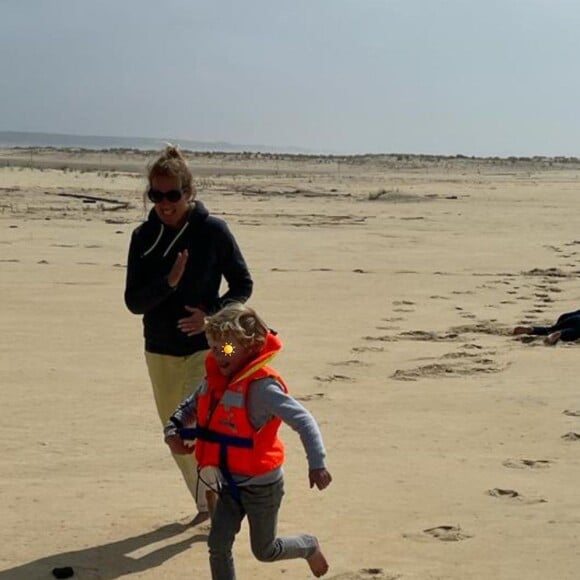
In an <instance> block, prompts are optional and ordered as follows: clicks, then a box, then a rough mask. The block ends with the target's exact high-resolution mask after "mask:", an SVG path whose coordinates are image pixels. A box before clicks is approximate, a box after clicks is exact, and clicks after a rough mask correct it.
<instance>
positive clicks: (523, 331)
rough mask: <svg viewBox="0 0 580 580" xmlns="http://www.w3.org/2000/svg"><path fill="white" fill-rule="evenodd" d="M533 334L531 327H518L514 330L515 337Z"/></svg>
mask: <svg viewBox="0 0 580 580" xmlns="http://www.w3.org/2000/svg"><path fill="white" fill-rule="evenodd" d="M531 332H532V327H531V326H516V327H515V328H514V335H516V336H517V335H518V334H530V333H531Z"/></svg>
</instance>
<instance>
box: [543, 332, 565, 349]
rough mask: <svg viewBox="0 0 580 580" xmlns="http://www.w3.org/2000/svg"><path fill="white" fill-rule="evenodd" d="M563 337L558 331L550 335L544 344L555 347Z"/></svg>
mask: <svg viewBox="0 0 580 580" xmlns="http://www.w3.org/2000/svg"><path fill="white" fill-rule="evenodd" d="M561 336H562V333H561V332H560V331H559V330H556V332H552V334H548V336H546V338H544V344H546V345H548V346H554V345H555V344H556V343H557V342H558V341H559V340H560V337H561Z"/></svg>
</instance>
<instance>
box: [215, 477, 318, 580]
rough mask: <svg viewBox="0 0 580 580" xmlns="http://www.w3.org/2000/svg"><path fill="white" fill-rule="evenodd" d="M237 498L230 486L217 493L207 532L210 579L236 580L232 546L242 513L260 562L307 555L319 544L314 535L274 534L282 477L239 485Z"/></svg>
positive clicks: (254, 552) (281, 489)
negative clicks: (287, 535)
mask: <svg viewBox="0 0 580 580" xmlns="http://www.w3.org/2000/svg"><path fill="white" fill-rule="evenodd" d="M238 489H239V491H240V496H241V497H240V500H239V501H237V500H235V499H234V498H233V497H232V494H231V492H230V490H229V488H228V487H227V485H226V486H224V488H223V489H222V490H221V491H220V493H219V499H218V502H217V505H216V508H215V512H214V515H213V517H212V521H211V531H210V533H209V540H208V546H209V563H210V568H211V577H212V580H235V579H236V571H235V568H234V559H233V556H232V547H233V544H234V539H235V537H236V534H237V533H238V532H239V531H240V527H241V525H242V520H243V519H244V516H246V515H247V516H248V524H249V526H250V543H251V546H252V553H253V554H254V556H255V557H256V558H257V559H258V560H260V562H274V561H275V560H289V559H292V558H308V557H310V556H312V554H314V552H315V551H316V547H317V545H318V543H317V540H316V538H315V537H313V536H307V535H300V536H289V537H286V538H277V537H276V527H277V523H278V510H279V509H280V504H281V503H282V496H283V495H284V480H283V478H280V479H279V480H278V481H276V482H275V483H271V484H269V485H249V486H247V487H243V486H241V487H239V488H238Z"/></svg>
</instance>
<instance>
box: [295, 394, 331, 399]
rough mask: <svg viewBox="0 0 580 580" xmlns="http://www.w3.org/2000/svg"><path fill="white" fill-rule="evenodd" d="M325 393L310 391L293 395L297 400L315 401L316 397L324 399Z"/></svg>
mask: <svg viewBox="0 0 580 580" xmlns="http://www.w3.org/2000/svg"><path fill="white" fill-rule="evenodd" d="M325 398H326V393H311V394H310V395H302V396H298V397H295V399H296V400H297V401H316V400H318V399H325Z"/></svg>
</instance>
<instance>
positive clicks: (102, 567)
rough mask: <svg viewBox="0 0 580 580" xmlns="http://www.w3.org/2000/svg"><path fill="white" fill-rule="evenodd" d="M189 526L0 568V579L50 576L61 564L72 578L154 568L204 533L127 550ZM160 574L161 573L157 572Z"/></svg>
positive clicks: (94, 579)
mask: <svg viewBox="0 0 580 580" xmlns="http://www.w3.org/2000/svg"><path fill="white" fill-rule="evenodd" d="M193 529H194V528H191V526H189V525H186V524H179V523H173V524H167V525H165V526H162V527H160V528H158V529H156V530H152V531H150V532H147V533H145V534H142V535H140V536H134V537H132V538H126V539H124V540H119V541H117V542H112V543H110V544H103V545H102V546H94V547H92V548H85V549H83V550H75V551H72V552H62V553H60V554H53V555H52V556H46V557H45V558H39V559H38V560H34V561H32V562H28V563H26V564H22V565H20V566H16V567H14V568H10V569H8V570H0V580H48V579H51V578H54V576H53V575H52V570H53V568H62V567H65V566H71V567H72V568H73V569H74V576H73V578H74V579H75V580H84V579H86V580H113V579H114V578H120V577H121V576H125V575H127V574H134V573H136V572H143V571H144V570H149V569H150V568H156V567H157V566H160V565H161V564H163V563H164V562H166V561H167V560H169V559H170V558H172V557H173V556H176V555H177V554H179V553H180V552H183V551H184V550H186V549H187V548H189V547H190V546H191V545H192V544H196V543H199V542H205V541H206V540H207V535H206V534H200V533H197V534H194V535H188V536H186V537H185V538H183V539H181V540H179V541H175V542H173V543H170V544H167V543H166V544H165V545H163V546H162V547H159V548H157V549H155V550H152V551H147V553H146V554H144V555H142V556H138V555H136V556H131V555H129V554H131V552H135V551H137V550H143V549H144V548H146V547H147V546H149V545H151V544H155V543H157V542H166V541H167V540H168V539H170V538H172V537H174V536H177V535H179V534H181V533H183V532H186V531H187V530H191V531H193ZM143 551H145V550H143ZM161 576H164V575H163V574H160V577H161Z"/></svg>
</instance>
